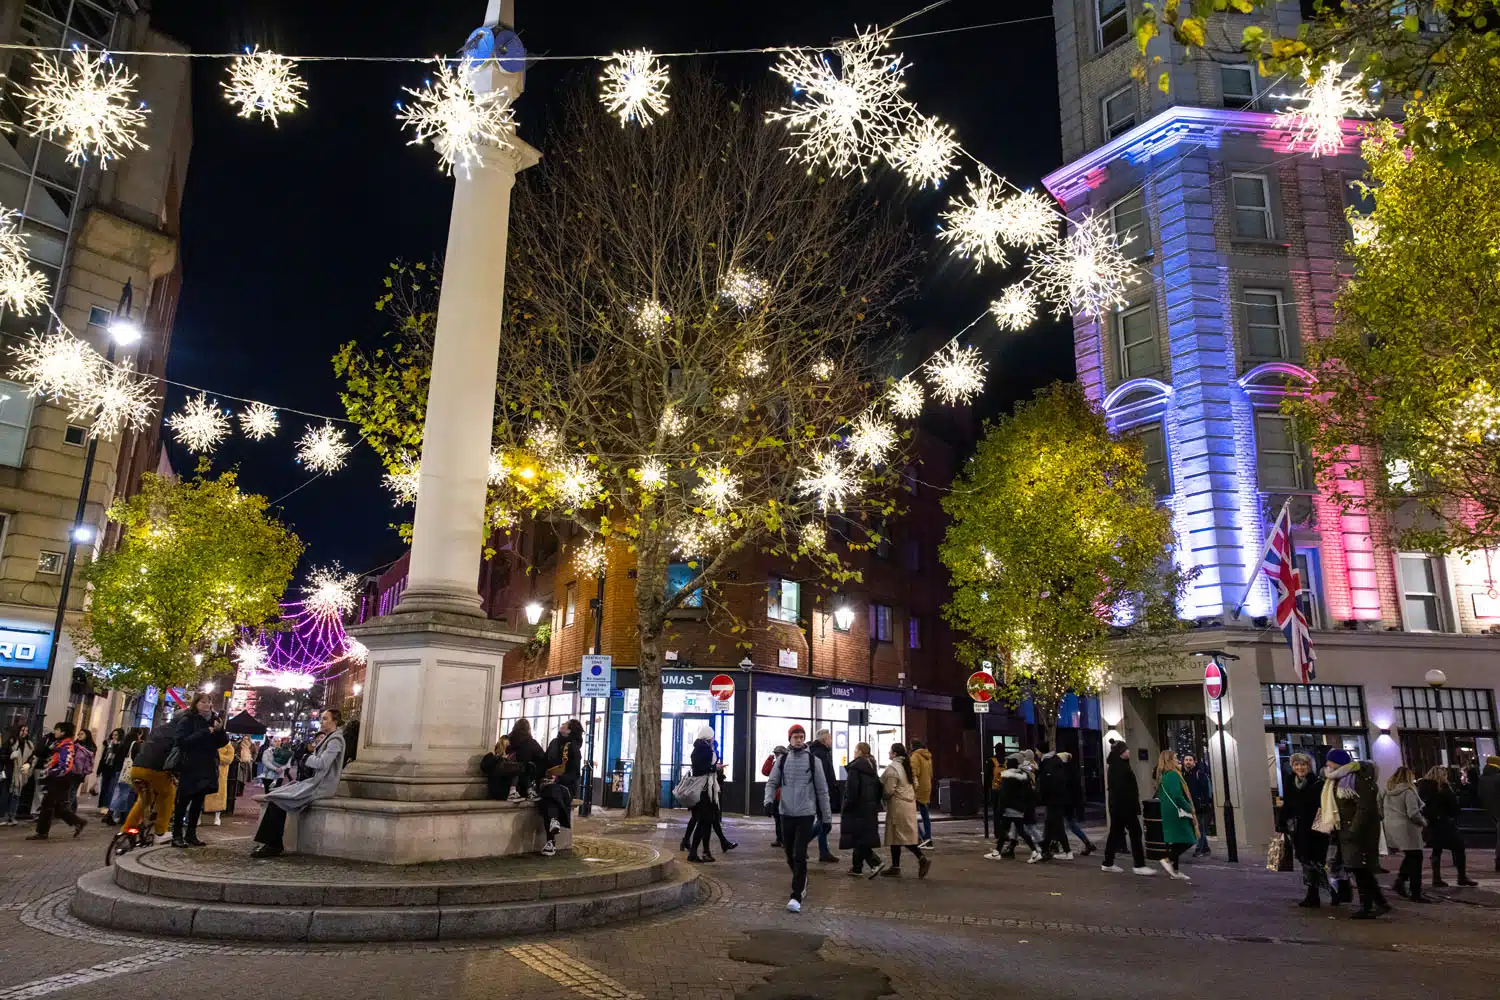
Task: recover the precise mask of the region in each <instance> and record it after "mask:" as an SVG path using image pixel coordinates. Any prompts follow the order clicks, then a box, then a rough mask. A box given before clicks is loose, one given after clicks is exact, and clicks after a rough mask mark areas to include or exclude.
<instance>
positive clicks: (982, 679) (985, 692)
mask: <svg viewBox="0 0 1500 1000" xmlns="http://www.w3.org/2000/svg"><path fill="white" fill-rule="evenodd" d="M968 687H969V697H970V698H973V699H974V701H975V702H976V703H983V702H987V701H989V700H990V699H991V698H993V697H995V675H994V674H992V673H990V672H989V671H988V670H976V671H974V672H973V673H972V674H970V675H969V681H968Z"/></svg>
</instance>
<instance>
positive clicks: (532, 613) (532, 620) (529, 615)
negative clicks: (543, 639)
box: [526, 601, 542, 625]
mask: <svg viewBox="0 0 1500 1000" xmlns="http://www.w3.org/2000/svg"><path fill="white" fill-rule="evenodd" d="M541 620H542V606H541V605H540V604H538V603H537V602H536V601H532V602H531V603H530V604H528V605H526V621H527V623H529V624H531V625H535V624H536V623H537V622H539V621H541Z"/></svg>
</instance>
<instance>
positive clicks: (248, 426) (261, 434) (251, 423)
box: [240, 403, 281, 441]
mask: <svg viewBox="0 0 1500 1000" xmlns="http://www.w3.org/2000/svg"><path fill="white" fill-rule="evenodd" d="M280 429H281V418H280V417H278V416H277V415H276V411H275V410H274V409H273V408H272V407H269V406H267V405H266V404H265V403H251V404H250V405H249V406H247V407H245V410H244V412H243V413H241V414H240V431H241V432H242V433H243V434H244V435H245V437H247V438H249V439H250V440H252V441H264V440H265V439H266V438H268V437H273V436H274V435H275V434H276V432H277V431H278V430H280Z"/></svg>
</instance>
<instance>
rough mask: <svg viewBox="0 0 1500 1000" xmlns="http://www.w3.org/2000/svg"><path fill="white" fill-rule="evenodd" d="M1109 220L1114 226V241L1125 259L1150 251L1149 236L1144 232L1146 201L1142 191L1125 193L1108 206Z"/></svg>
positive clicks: (1135, 258)
mask: <svg viewBox="0 0 1500 1000" xmlns="http://www.w3.org/2000/svg"><path fill="white" fill-rule="evenodd" d="M1109 221H1110V224H1111V225H1112V226H1113V227H1114V231H1115V242H1117V243H1118V244H1120V252H1121V253H1122V254H1124V255H1125V258H1126V259H1127V260H1137V259H1139V258H1141V257H1144V256H1145V255H1146V254H1148V253H1150V252H1151V237H1150V235H1149V234H1148V233H1147V232H1146V201H1145V197H1144V194H1143V192H1140V191H1137V192H1135V193H1134V194H1130V195H1126V196H1125V197H1124V198H1121V199H1120V200H1119V201H1117V202H1115V203H1114V204H1113V205H1111V206H1110V207H1109Z"/></svg>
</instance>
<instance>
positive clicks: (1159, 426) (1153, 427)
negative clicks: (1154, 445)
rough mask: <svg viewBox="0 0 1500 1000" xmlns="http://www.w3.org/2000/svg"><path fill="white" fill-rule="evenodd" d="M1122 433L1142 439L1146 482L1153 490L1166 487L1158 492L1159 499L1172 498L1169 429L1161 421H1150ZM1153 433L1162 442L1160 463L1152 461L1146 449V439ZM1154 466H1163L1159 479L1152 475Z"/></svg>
mask: <svg viewBox="0 0 1500 1000" xmlns="http://www.w3.org/2000/svg"><path fill="white" fill-rule="evenodd" d="M1121 433H1122V434H1124V435H1125V436H1126V437H1133V438H1138V439H1140V441H1141V454H1142V457H1143V458H1144V459H1145V462H1146V481H1147V482H1148V483H1149V484H1150V485H1151V486H1152V488H1153V489H1156V487H1157V485H1158V484H1159V485H1161V486H1162V487H1164V489H1160V490H1156V496H1157V498H1158V499H1162V500H1164V499H1166V498H1167V497H1170V496H1171V495H1172V493H1173V489H1172V456H1171V452H1170V450H1169V449H1168V447H1167V428H1166V425H1165V423H1164V422H1163V421H1161V420H1148V421H1146V422H1145V423H1143V424H1137V425H1136V426H1134V427H1129V428H1126V429H1125V430H1124V431H1122V432H1121ZM1153 433H1154V434H1155V435H1156V437H1157V439H1158V440H1160V441H1161V461H1160V462H1153V461H1151V459H1150V457H1149V452H1148V450H1147V448H1146V441H1145V439H1146V438H1147V436H1149V435H1151V434H1153ZM1154 465H1160V466H1161V475H1160V476H1159V477H1158V476H1155V475H1153V474H1152V471H1151V469H1152V466H1154ZM1158 481H1159V483H1158Z"/></svg>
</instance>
